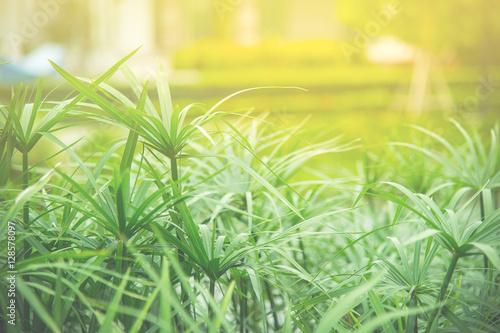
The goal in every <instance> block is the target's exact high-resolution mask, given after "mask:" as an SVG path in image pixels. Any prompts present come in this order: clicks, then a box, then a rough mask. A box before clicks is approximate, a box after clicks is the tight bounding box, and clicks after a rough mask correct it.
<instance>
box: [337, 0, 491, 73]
mask: <svg viewBox="0 0 500 333" xmlns="http://www.w3.org/2000/svg"><path fill="white" fill-rule="evenodd" d="M337 3H338V6H337V7H338V14H339V17H340V19H341V20H342V21H343V22H345V23H346V24H348V25H350V26H352V27H355V28H356V29H357V31H359V32H362V33H365V34H366V35H367V36H368V37H369V38H376V37H377V36H379V35H393V36H396V37H399V38H401V39H402V40H404V41H406V42H408V43H411V44H413V45H417V46H418V47H420V48H422V49H424V50H425V51H426V52H429V53H431V54H434V55H445V54H446V55H450V54H453V55H454V56H455V57H456V58H457V59H459V60H460V61H461V62H463V63H474V64H479V63H480V62H482V61H486V59H485V58H486V57H485V56H482V54H484V55H486V54H489V56H488V57H487V58H488V59H490V60H488V61H492V60H493V59H495V61H499V59H500V57H498V54H499V52H500V50H499V49H498V47H496V46H497V43H498V40H499V39H500V20H492V15H494V13H498V12H500V1H497V0H482V1H477V0H455V1H453V2H450V1H430V0H423V1H410V0H358V1H349V0H338V1H337ZM377 25H378V27H377Z"/></svg>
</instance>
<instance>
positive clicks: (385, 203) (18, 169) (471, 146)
mask: <svg viewBox="0 0 500 333" xmlns="http://www.w3.org/2000/svg"><path fill="white" fill-rule="evenodd" d="M132 54H133V53H132ZM132 54H129V55H128V56H126V57H125V58H123V59H122V60H120V61H119V62H117V63H116V64H115V65H114V66H113V67H111V68H110V69H109V70H108V71H107V72H106V73H104V74H103V75H101V76H100V77H98V78H96V79H91V80H88V79H82V78H77V77H75V76H73V75H71V74H70V73H68V72H66V71H65V70H64V69H62V68H60V67H59V66H57V65H56V64H53V65H54V68H55V69H56V70H57V71H58V72H59V73H60V75H61V76H62V77H63V78H64V79H65V80H66V81H67V83H68V84H70V85H71V86H73V87H74V88H75V91H76V93H75V95H73V96H69V97H68V99H66V100H64V101H59V102H50V101H48V99H47V98H43V97H42V95H43V92H42V83H41V81H40V83H39V86H38V87H37V88H36V89H35V90H34V92H33V94H32V95H33V96H32V98H33V102H29V100H30V97H29V96H28V93H27V91H28V90H23V89H21V88H20V89H17V90H16V91H14V93H13V96H12V102H11V103H10V104H8V105H3V106H2V107H1V108H0V111H1V112H0V120H1V123H0V125H1V132H0V142H1V143H2V145H1V146H0V153H1V155H0V156H1V164H0V170H2V174H1V175H2V177H1V178H0V180H1V186H2V189H1V201H0V205H1V207H2V213H1V214H2V215H1V228H0V234H1V237H0V242H2V252H1V257H0V261H1V264H2V266H1V268H0V276H1V278H2V279H1V284H0V303H1V307H2V317H1V321H0V330H1V331H2V332H3V331H5V332H89V333H90V332H219V331H221V332H354V331H355V332H424V331H425V332H437V331H442V332H456V331H459V332H497V331H498V328H499V327H500V304H499V301H498V290H499V287H498V286H499V274H498V273H499V268H500V258H499V256H498V253H497V252H498V246H499V244H500V223H499V219H500V210H499V209H498V204H499V202H498V196H497V194H498V180H499V177H500V176H499V175H500V171H499V168H498V166H499V157H498V156H499V152H498V150H499V149H500V148H499V146H498V142H497V137H498V128H496V129H494V130H492V132H491V135H492V140H491V143H489V144H487V143H483V141H482V140H481V139H480V137H479V135H476V136H471V135H470V134H469V133H468V132H467V131H466V130H465V129H464V127H463V126H462V125H460V124H458V123H456V122H455V123H454V124H455V126H456V128H457V130H458V131H459V132H460V133H462V134H463V137H464V141H465V143H464V145H461V144H460V143H451V142H449V141H447V140H446V139H445V138H443V137H441V136H438V135H436V134H434V133H432V132H430V131H428V130H426V129H423V128H417V130H418V131H421V132H423V133H424V134H426V135H428V136H429V137H431V138H432V139H433V140H436V141H437V142H438V143H439V144H441V145H442V146H443V147H444V149H440V148H439V146H433V147H426V146H424V145H419V144H408V143H397V144H393V145H391V146H390V147H388V148H387V149H386V152H385V153H384V155H383V156H384V157H382V155H378V156H377V155H376V154H374V153H371V152H369V151H368V152H367V154H366V158H365V161H364V167H363V168H362V170H360V173H359V177H356V178H343V179H339V178H332V177H331V176H329V175H328V172H329V170H319V169H318V168H315V166H316V165H317V162H318V161H319V160H321V157H322V156H324V155H326V156H329V155H331V154H337V155H338V156H341V154H342V152H343V151H345V150H350V149H355V148H358V146H356V144H355V143H352V142H344V141H343V140H342V138H335V139H332V140H329V141H326V142H320V143H314V144H312V143H309V142H307V140H305V139H303V138H304V134H302V133H301V131H302V130H303V128H304V124H301V125H298V126H295V127H292V128H288V129H282V128H279V127H276V126H274V125H272V124H270V123H269V122H267V121H266V120H265V116H262V117H256V116H254V115H253V113H250V112H248V110H240V111H233V112H229V111H226V110H224V109H223V106H224V104H223V103H224V102H225V101H226V99H223V100H221V101H220V102H219V103H217V104H216V105H214V106H213V107H210V108H207V109H205V108H204V106H202V105H197V104H192V105H189V106H187V107H185V108H180V107H178V106H175V105H174V104H173V103H172V99H171V97H170V91H169V88H168V84H167V82H166V75H165V71H164V70H163V69H162V67H161V65H160V64H158V66H157V80H156V90H157V94H158V96H159V98H158V101H154V100H152V99H151V98H150V97H149V93H150V88H149V83H148V82H146V83H141V82H140V81H139V80H138V79H137V78H136V77H135V76H134V74H133V73H132V72H131V71H130V70H129V69H128V68H127V67H126V65H125V61H126V60H127V59H128V58H130V57H131V56H132ZM116 72H121V73H122V75H124V77H125V78H126V80H127V82H128V84H129V88H128V90H129V91H130V92H131V93H124V92H123V91H120V90H118V89H116V88H115V87H113V86H111V85H109V84H108V83H106V82H107V80H108V79H109V78H111V77H112V76H113V75H115V73H116ZM239 93H245V91H242V92H238V93H236V94H233V95H231V96H229V97H228V98H231V97H234V96H236V95H238V94H239ZM130 96H133V97H130ZM193 108H197V109H199V110H201V111H203V113H202V115H201V116H198V117H194V116H190V115H189V111H190V110H192V109H193ZM198 114H199V113H198ZM75 117H77V118H78V119H79V121H77V122H75V121H72V122H71V124H72V125H74V124H78V123H79V122H85V121H99V122H105V123H108V124H112V125H114V126H116V127H117V128H120V129H121V130H123V129H124V130H126V131H127V135H126V136H125V137H123V138H118V139H115V140H112V141H110V142H109V143H107V144H105V145H104V146H103V148H100V149H97V150H96V151H94V152H92V154H90V155H89V154H88V153H89V152H88V151H84V150H82V149H81V148H78V146H77V145H73V144H71V145H67V144H65V143H64V142H63V141H62V140H61V139H60V138H58V135H57V130H58V129H61V128H64V127H66V126H68V125H67V124H69V123H68V122H67V120H68V119H70V118H75ZM42 138H44V140H50V141H52V142H53V143H54V144H55V145H57V146H59V147H60V151H59V152H58V153H57V154H56V155H57V156H67V157H68V159H69V160H70V161H71V162H66V163H64V164H59V165H56V166H54V165H53V164H54V163H53V161H54V158H53V157H51V158H47V159H46V160H45V161H43V162H42V163H38V164H30V160H29V155H30V153H31V151H32V150H33V149H34V148H35V147H37V145H40V140H41V139H42ZM410 154H412V155H411V156H410ZM415 154H416V155H415ZM16 155H20V156H21V166H17V165H16V164H15V161H16V160H18V159H17V156H16ZM429 157H430V159H429ZM414 161H420V162H421V163H414ZM401 165H403V166H406V167H408V168H411V167H414V168H415V170H414V172H408V173H404V172H402V173H397V175H396V177H393V176H392V175H394V170H397V169H398V168H400V167H401ZM48 169H51V170H50V171H49V170H48ZM399 170H401V169H399ZM428 170H431V171H432V172H430V171H429V172H428ZM331 174H334V172H331ZM336 174H338V173H336ZM43 175H44V176H43ZM356 176H357V175H356ZM424 180H425V182H424ZM13 221H14V222H16V235H17V236H16V237H17V245H16V270H17V282H16V288H17V289H16V316H17V321H16V325H15V326H13V325H11V324H9V323H8V320H9V318H8V317H7V312H6V311H5V309H6V306H7V304H8V302H9V298H8V296H7V294H8V293H7V290H8V288H9V285H8V282H7V280H6V278H7V275H8V274H9V273H8V271H9V269H8V266H7V262H8V252H7V250H6V246H4V245H6V244H7V229H8V228H7V225H8V222H13ZM480 257H484V258H486V261H485V262H483V261H482V260H478V258H480Z"/></svg>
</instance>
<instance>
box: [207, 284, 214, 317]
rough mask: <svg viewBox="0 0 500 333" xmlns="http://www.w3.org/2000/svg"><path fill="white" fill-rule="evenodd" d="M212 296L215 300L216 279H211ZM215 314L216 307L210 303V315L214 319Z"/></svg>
mask: <svg viewBox="0 0 500 333" xmlns="http://www.w3.org/2000/svg"><path fill="white" fill-rule="evenodd" d="M210 296H212V298H213V299H214V300H215V281H214V280H210ZM213 316H214V309H213V308H212V306H211V305H210V304H209V305H208V317H209V318H210V319H212V318H213Z"/></svg>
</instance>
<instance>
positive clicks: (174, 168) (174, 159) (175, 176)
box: [170, 156, 179, 187]
mask: <svg viewBox="0 0 500 333" xmlns="http://www.w3.org/2000/svg"><path fill="white" fill-rule="evenodd" d="M170 174H171V176H172V180H173V181H174V182H175V183H177V181H178V180H179V172H178V170H177V156H174V157H172V158H171V159H170ZM177 187H179V186H178V185H177Z"/></svg>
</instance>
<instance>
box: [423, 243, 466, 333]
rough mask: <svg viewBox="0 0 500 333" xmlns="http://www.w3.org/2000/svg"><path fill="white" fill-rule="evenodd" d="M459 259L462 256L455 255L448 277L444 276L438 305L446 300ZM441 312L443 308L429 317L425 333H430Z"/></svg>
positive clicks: (447, 273) (449, 267) (436, 310)
mask: <svg viewBox="0 0 500 333" xmlns="http://www.w3.org/2000/svg"><path fill="white" fill-rule="evenodd" d="M458 259H460V254H458V253H453V257H452V258H451V262H450V265H449V266H448V271H447V272H446V275H445V276H444V280H443V283H442V284H441V290H440V291H439V297H438V300H437V301H438V303H441V302H442V301H443V300H444V296H445V295H446V291H447V290H448V286H449V284H450V281H451V277H452V276H453V272H454V271H455V267H456V266H457V262H458ZM440 312H441V306H439V308H438V309H435V310H434V311H432V313H431V316H430V317H429V321H428V323H427V328H426V329H425V333H429V332H430V330H431V327H432V324H433V323H434V320H436V317H437V316H438V314H439V313H440Z"/></svg>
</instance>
